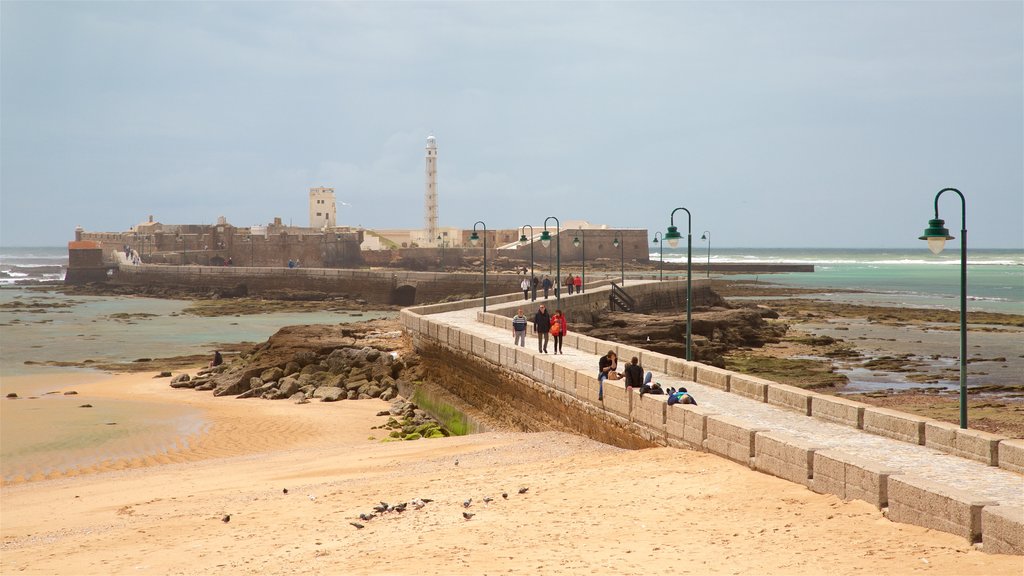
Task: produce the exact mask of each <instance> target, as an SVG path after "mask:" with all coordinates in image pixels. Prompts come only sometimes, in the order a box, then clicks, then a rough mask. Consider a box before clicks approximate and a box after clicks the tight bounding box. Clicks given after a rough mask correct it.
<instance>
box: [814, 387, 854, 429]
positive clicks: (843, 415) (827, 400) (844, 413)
mask: <svg viewBox="0 0 1024 576" xmlns="http://www.w3.org/2000/svg"><path fill="white" fill-rule="evenodd" d="M867 407H868V405H867V404H862V403H860V402H854V401H853V400H847V399H845V398H838V397H836V396H825V395H824V394H819V395H817V396H812V397H811V416H814V417H815V418H821V419H822V420H828V421H829V422H835V423H837V424H845V425H846V426H852V427H854V428H864V409H865V408H867Z"/></svg>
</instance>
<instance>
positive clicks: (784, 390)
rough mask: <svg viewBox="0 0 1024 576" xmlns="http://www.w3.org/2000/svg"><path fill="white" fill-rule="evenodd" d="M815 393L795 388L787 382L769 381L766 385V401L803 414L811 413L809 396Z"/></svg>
mask: <svg viewBox="0 0 1024 576" xmlns="http://www.w3.org/2000/svg"><path fill="white" fill-rule="evenodd" d="M816 395H817V394H816V393H814V392H811V391H810V390H804V389H803V388H797V387H796V386H790V385H788V384H778V383H775V382H773V383H771V384H769V385H768V394H767V396H768V403H769V404H771V405H773V406H781V407H783V408H789V409H790V410H795V411H797V412H799V413H801V414H803V415H805V416H810V415H811V398H813V397H814V396H816Z"/></svg>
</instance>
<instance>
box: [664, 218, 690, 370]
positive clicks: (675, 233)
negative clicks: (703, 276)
mask: <svg viewBox="0 0 1024 576" xmlns="http://www.w3.org/2000/svg"><path fill="white" fill-rule="evenodd" d="M680 210H683V211H685V212H686V360H687V361H690V360H693V352H692V349H691V347H690V337H691V336H692V332H691V329H690V318H691V316H692V313H693V305H692V303H691V302H690V300H691V298H690V297H691V296H692V295H693V292H692V290H691V288H690V279H691V278H692V277H693V217H692V215H691V214H690V211H689V210H687V209H686V208H682V207H679V208H676V209H675V210H673V211H672V214H670V215H669V217H668V232H666V233H665V237H664V238H665V241H666V242H668V245H669V246H671V247H672V248H675V247H676V246H679V239H680V238H682V236H681V235H680V234H679V229H678V228H676V226H675V218H676V212H678V211H680Z"/></svg>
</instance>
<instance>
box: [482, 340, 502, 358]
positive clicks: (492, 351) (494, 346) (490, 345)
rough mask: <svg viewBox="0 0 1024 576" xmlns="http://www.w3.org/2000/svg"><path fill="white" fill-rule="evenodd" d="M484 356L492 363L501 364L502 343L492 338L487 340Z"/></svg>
mask: <svg viewBox="0 0 1024 576" xmlns="http://www.w3.org/2000/svg"><path fill="white" fill-rule="evenodd" d="M484 358H486V359H487V361H488V362H490V363H491V364H501V345H500V344H498V343H497V342H491V341H490V340H488V341H486V343H485V350H484Z"/></svg>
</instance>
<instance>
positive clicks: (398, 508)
mask: <svg viewBox="0 0 1024 576" xmlns="http://www.w3.org/2000/svg"><path fill="white" fill-rule="evenodd" d="M408 505H409V503H408V502H402V503H401V504H396V505H395V512H398V513H399V514H401V513H402V512H405V507H406V506H408Z"/></svg>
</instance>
